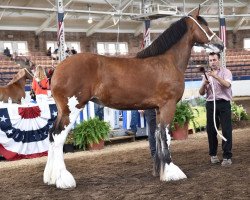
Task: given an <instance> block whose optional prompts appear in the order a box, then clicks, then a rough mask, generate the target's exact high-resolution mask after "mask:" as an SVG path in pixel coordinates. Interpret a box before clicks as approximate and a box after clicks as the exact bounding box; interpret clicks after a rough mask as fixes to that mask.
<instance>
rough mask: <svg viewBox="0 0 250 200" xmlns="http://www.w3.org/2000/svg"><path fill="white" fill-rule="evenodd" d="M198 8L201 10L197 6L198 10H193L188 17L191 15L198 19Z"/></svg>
mask: <svg viewBox="0 0 250 200" xmlns="http://www.w3.org/2000/svg"><path fill="white" fill-rule="evenodd" d="M200 8H201V6H200V5H199V7H198V8H196V9H194V10H193V11H192V12H191V13H190V15H192V16H193V17H195V18H196V17H198V16H199V15H200Z"/></svg>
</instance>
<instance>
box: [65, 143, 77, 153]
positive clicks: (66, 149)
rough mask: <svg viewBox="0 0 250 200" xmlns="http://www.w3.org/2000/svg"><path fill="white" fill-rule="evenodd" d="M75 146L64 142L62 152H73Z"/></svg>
mask: <svg viewBox="0 0 250 200" xmlns="http://www.w3.org/2000/svg"><path fill="white" fill-rule="evenodd" d="M74 151H75V148H74V145H73V144H64V145H63V152H64V153H74Z"/></svg>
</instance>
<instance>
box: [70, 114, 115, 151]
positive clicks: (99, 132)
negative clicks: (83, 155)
mask: <svg viewBox="0 0 250 200" xmlns="http://www.w3.org/2000/svg"><path fill="white" fill-rule="evenodd" d="M110 130H111V128H110V124H109V123H107V122H105V121H103V120H100V119H99V118H97V117H96V118H92V119H89V120H86V121H83V122H81V123H80V124H78V125H77V126H76V127H75V128H74V129H73V135H74V141H75V145H76V147H78V148H79V149H83V150H85V149H86V148H87V146H88V145H92V144H94V143H99V142H100V141H102V140H106V139H108V138H109V133H110Z"/></svg>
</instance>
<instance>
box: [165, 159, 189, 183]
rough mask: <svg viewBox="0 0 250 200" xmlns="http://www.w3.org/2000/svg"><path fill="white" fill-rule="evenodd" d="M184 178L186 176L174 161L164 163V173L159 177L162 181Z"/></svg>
mask: <svg viewBox="0 0 250 200" xmlns="http://www.w3.org/2000/svg"><path fill="white" fill-rule="evenodd" d="M184 178H187V176H186V175H185V174H184V173H183V172H182V171H181V169H180V168H179V167H178V166H176V165H175V164H174V163H172V162H171V163H170V164H165V169H164V173H163V176H162V177H161V180H162V181H177V180H181V179H184Z"/></svg>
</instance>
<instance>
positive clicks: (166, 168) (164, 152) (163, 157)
mask: <svg viewBox="0 0 250 200" xmlns="http://www.w3.org/2000/svg"><path fill="white" fill-rule="evenodd" d="M175 108H176V103H175V102H169V103H168V104H166V105H164V106H163V107H162V108H160V109H159V111H160V113H159V118H160V119H159V122H160V123H159V124H158V130H157V131H156V143H157V150H156V151H157V155H158V157H159V161H160V164H158V165H159V167H160V169H159V172H160V180H162V181H170V180H180V179H184V178H187V176H186V175H185V174H184V173H183V172H182V171H181V169H180V168H179V167H178V166H176V165H175V164H173V162H172V158H171V154H170V142H171V137H170V133H169V129H170V123H171V121H172V119H173V117H174V113H175ZM156 166H157V164H156Z"/></svg>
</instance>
